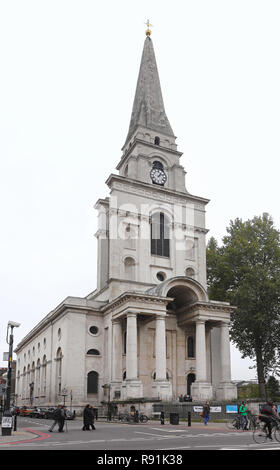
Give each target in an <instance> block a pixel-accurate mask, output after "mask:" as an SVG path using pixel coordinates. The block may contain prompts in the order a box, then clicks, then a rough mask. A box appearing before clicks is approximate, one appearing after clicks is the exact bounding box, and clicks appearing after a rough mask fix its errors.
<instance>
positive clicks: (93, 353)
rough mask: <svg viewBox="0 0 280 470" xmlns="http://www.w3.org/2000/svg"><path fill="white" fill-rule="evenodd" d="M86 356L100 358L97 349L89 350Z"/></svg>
mask: <svg viewBox="0 0 280 470" xmlns="http://www.w3.org/2000/svg"><path fill="white" fill-rule="evenodd" d="M87 354H88V355H89V356H100V352H99V351H98V350H97V349H89V350H88V352H87Z"/></svg>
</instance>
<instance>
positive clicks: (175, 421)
mask: <svg viewBox="0 0 280 470" xmlns="http://www.w3.org/2000/svg"><path fill="white" fill-rule="evenodd" d="M169 421H170V424H179V413H170V417H169Z"/></svg>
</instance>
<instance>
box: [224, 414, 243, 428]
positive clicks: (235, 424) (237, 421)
mask: <svg viewBox="0 0 280 470" xmlns="http://www.w3.org/2000/svg"><path fill="white" fill-rule="evenodd" d="M226 426H227V428H228V429H230V430H232V429H237V430H239V429H241V417H240V416H239V415H237V416H235V417H234V418H233V419H231V420H230V421H227V422H226Z"/></svg>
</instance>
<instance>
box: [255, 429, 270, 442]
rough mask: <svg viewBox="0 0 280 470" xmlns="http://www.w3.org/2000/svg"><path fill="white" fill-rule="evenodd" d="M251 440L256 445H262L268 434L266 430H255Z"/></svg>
mask: <svg viewBox="0 0 280 470" xmlns="http://www.w3.org/2000/svg"><path fill="white" fill-rule="evenodd" d="M253 439H254V441H255V442H256V443H257V444H264V443H265V442H267V439H268V434H267V431H266V429H264V428H259V429H255V430H254V432H253Z"/></svg>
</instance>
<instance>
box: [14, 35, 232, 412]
mask: <svg viewBox="0 0 280 470" xmlns="http://www.w3.org/2000/svg"><path fill="white" fill-rule="evenodd" d="M169 85H170V86H176V84H175V83H173V84H169ZM181 156H182V153H181V152H180V151H179V150H178V149H177V144H176V137H175V134H174V132H173V129H172V127H171V124H170V122H169V120H168V117H167V115H166V112H165V108H164V103H163V97H162V92H161V86H160V80H159V74H158V68H157V64H156V59H155V53H154V48H153V43H152V39H151V31H150V29H148V30H147V31H146V38H145V42H144V48H143V53H142V59H141V64H140V70H139V76H138V81H137V86H136V92H135V98H134V103H133V107H132V114H131V119H130V124H129V130H128V134H127V136H126V139H125V143H124V146H123V148H122V155H121V158H120V160H119V162H118V164H117V167H116V169H117V170H118V173H117V174H115V173H112V174H111V175H110V176H109V177H108V179H107V181H106V184H107V186H108V188H109V192H108V193H109V195H108V196H107V197H105V198H100V199H99V200H98V201H97V202H96V205H95V208H96V210H97V213H98V221H99V223H98V231H97V233H96V238H97V249H98V261H97V286H96V290H94V291H93V292H92V293H90V294H89V295H88V296H87V297H85V298H78V297H67V298H66V299H65V300H64V301H63V302H62V303H61V304H60V305H58V306H57V307H56V308H55V309H54V310H53V311H51V312H50V313H49V314H48V315H47V316H46V317H45V318H43V319H42V320H41V321H40V323H39V324H37V325H36V326H35V327H34V328H33V329H32V330H31V331H30V332H29V333H28V334H27V335H26V336H25V338H23V339H22V341H21V342H20V343H19V344H18V346H17V348H16V353H17V381H16V394H17V403H18V405H24V404H30V403H31V402H32V404H33V405H41V406H44V405H45V406H48V405H49V406H51V405H55V404H57V403H61V402H62V397H63V396H64V395H66V397H67V403H69V400H70V396H71V400H73V406H75V407H82V406H84V405H85V404H86V403H91V404H93V405H96V406H98V405H99V404H100V403H104V402H108V400H109V401H110V400H111V401H112V400H114V401H118V400H120V401H122V402H124V401H125V400H130V402H131V400H132V401H133V400H138V399H140V398H143V399H144V398H147V399H149V400H151V401H152V400H153V399H154V400H162V401H171V400H178V397H179V396H180V395H181V394H182V395H185V394H189V395H191V396H192V398H193V401H201V400H206V399H210V400H211V399H216V400H231V399H235V398H236V396H237V392H236V386H235V385H233V383H232V382H231V367H230V364H231V360H230V341H229V323H230V315H231V313H232V312H233V311H234V307H232V306H230V305H229V304H228V303H227V302H220V301H212V300H211V301H210V300H209V299H208V296H207V282H206V240H205V239H206V234H207V229H206V227H205V209H206V205H207V203H208V202H209V200H208V199H205V198H204V197H200V196H195V195H193V194H190V193H189V192H188V190H187V188H186V186H185V173H186V172H185V170H184V167H183V166H182V165H181V163H180V159H181Z"/></svg>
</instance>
